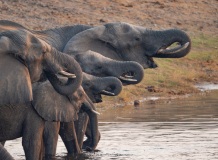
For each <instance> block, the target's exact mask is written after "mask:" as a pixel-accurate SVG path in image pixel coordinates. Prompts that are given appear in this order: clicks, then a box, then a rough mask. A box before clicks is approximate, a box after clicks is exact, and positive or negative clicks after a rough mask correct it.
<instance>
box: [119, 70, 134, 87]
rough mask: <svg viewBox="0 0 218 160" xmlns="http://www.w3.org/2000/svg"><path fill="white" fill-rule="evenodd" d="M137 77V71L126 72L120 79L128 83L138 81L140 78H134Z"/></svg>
mask: <svg viewBox="0 0 218 160" xmlns="http://www.w3.org/2000/svg"><path fill="white" fill-rule="evenodd" d="M134 77H135V72H132V71H130V72H126V73H123V74H122V75H121V76H120V77H119V79H120V80H121V82H122V83H127V84H131V83H134V82H137V81H138V80H137V79H135V78H134Z"/></svg>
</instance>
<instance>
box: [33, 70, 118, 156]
mask: <svg viewBox="0 0 218 160" xmlns="http://www.w3.org/2000/svg"><path fill="white" fill-rule="evenodd" d="M83 86H84V87H83V88H84V90H85V91H89V92H87V93H88V95H89V97H90V99H89V98H88V97H87V96H86V94H85V92H83V93H82V92H81V93H80V94H79V95H82V96H83V97H85V98H84V99H81V100H80V101H78V100H73V101H72V102H71V103H77V105H79V104H81V103H82V106H81V110H80V112H81V113H85V114H87V115H88V118H89V119H90V128H91V132H90V135H91V137H90V140H91V142H90V143H89V146H87V148H86V149H88V150H90V151H92V150H94V149H95V148H96V146H97V144H98V142H99V140H100V133H99V131H98V124H97V116H96V114H95V113H94V112H91V111H90V110H87V109H88V108H90V107H87V106H91V108H94V106H93V104H92V102H99V100H101V94H107V95H117V94H119V93H120V92H121V89H122V83H121V82H120V81H119V80H118V79H117V78H115V77H102V78H100V77H95V76H92V75H87V74H85V73H84V74H83ZM37 90H38V91H39V93H38V94H37V95H36V94H34V95H35V97H34V100H36V101H37V102H36V103H38V104H36V103H35V105H37V106H39V107H40V108H43V109H44V108H46V109H47V108H48V105H49V106H52V107H56V105H61V106H63V107H64V109H63V110H64V111H65V117H69V116H70V115H69V114H72V115H74V114H75V113H74V112H72V111H70V110H67V108H66V107H67V106H68V103H67V101H63V98H64V97H63V96H58V94H56V93H52V92H51V93H49V94H48V92H50V89H48V87H43V88H37ZM45 91H46V92H45ZM54 99H55V100H56V101H57V102H58V103H56V102H53V101H54ZM91 101H92V102H91ZM44 105H47V106H46V107H43V106H44ZM37 106H35V108H37ZM49 113H50V111H49ZM49 120H51V119H49ZM58 132H59V134H60V136H61V138H62V140H63V142H64V144H65V146H66V148H67V150H68V153H69V154H75V153H81V149H82V146H81V145H82V144H78V142H77V134H76V131H75V128H74V122H69V123H63V122H61V123H60V122H46V123H45V130H44V135H43V136H44V147H45V151H44V152H45V157H46V158H47V159H49V158H50V159H51V158H53V157H54V156H55V153H56V146H57V139H58Z"/></svg>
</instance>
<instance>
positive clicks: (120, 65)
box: [0, 20, 144, 84]
mask: <svg viewBox="0 0 218 160" xmlns="http://www.w3.org/2000/svg"><path fill="white" fill-rule="evenodd" d="M0 24H4V25H8V26H12V27H15V28H18V29H19V28H21V29H25V30H28V31H29V32H31V33H32V34H34V35H35V36H37V37H39V38H41V39H43V40H44V41H45V42H47V43H48V44H50V45H51V46H53V47H55V48H56V49H57V50H59V51H63V50H64V48H65V45H66V44H68V45H70V44H71V43H72V41H71V39H72V37H74V36H75V35H77V34H78V33H80V32H83V31H84V30H88V29H90V28H92V27H91V26H86V25H73V26H66V27H60V28H54V29H49V30H44V31H32V30H29V29H27V28H25V27H23V26H22V25H20V24H18V23H15V22H11V21H7V20H0ZM68 41H69V42H68ZM84 45H85V44H84ZM65 50H66V52H67V53H68V52H70V51H69V50H68V49H67V48H65ZM84 53H85V56H84V55H83V54H84ZM100 54H102V53H100ZM100 54H98V53H96V52H93V51H85V52H80V54H78V52H77V54H76V56H75V58H76V59H77V61H78V62H79V63H80V66H81V67H82V69H83V71H84V72H86V73H89V74H93V75H96V76H104V75H105V76H115V77H117V78H120V79H121V80H122V81H123V82H124V83H126V84H136V83H139V82H140V81H141V80H142V79H143V76H144V73H143V69H142V67H141V66H140V65H139V64H137V63H136V62H121V61H115V60H113V59H109V58H107V56H106V57H104V56H101V55H100ZM69 55H74V54H71V53H69ZM129 61H131V60H129ZM87 65H89V67H87ZM127 74H132V75H131V76H128V75H127Z"/></svg>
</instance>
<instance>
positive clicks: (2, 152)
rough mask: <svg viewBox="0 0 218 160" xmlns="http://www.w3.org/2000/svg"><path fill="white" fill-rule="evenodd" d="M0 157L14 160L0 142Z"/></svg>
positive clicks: (3, 159)
mask: <svg viewBox="0 0 218 160" xmlns="http://www.w3.org/2000/svg"><path fill="white" fill-rule="evenodd" d="M0 159H2V160H14V158H13V157H12V156H11V155H10V154H9V153H8V151H7V150H6V149H5V148H4V147H3V146H2V145H1V143H0Z"/></svg>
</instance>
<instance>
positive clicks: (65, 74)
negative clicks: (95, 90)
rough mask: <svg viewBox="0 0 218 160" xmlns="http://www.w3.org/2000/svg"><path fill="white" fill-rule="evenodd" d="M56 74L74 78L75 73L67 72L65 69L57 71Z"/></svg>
mask: <svg viewBox="0 0 218 160" xmlns="http://www.w3.org/2000/svg"><path fill="white" fill-rule="evenodd" d="M58 74H59V75H61V76H64V77H67V78H76V75H75V74H72V73H69V72H66V71H60V72H58Z"/></svg>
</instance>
